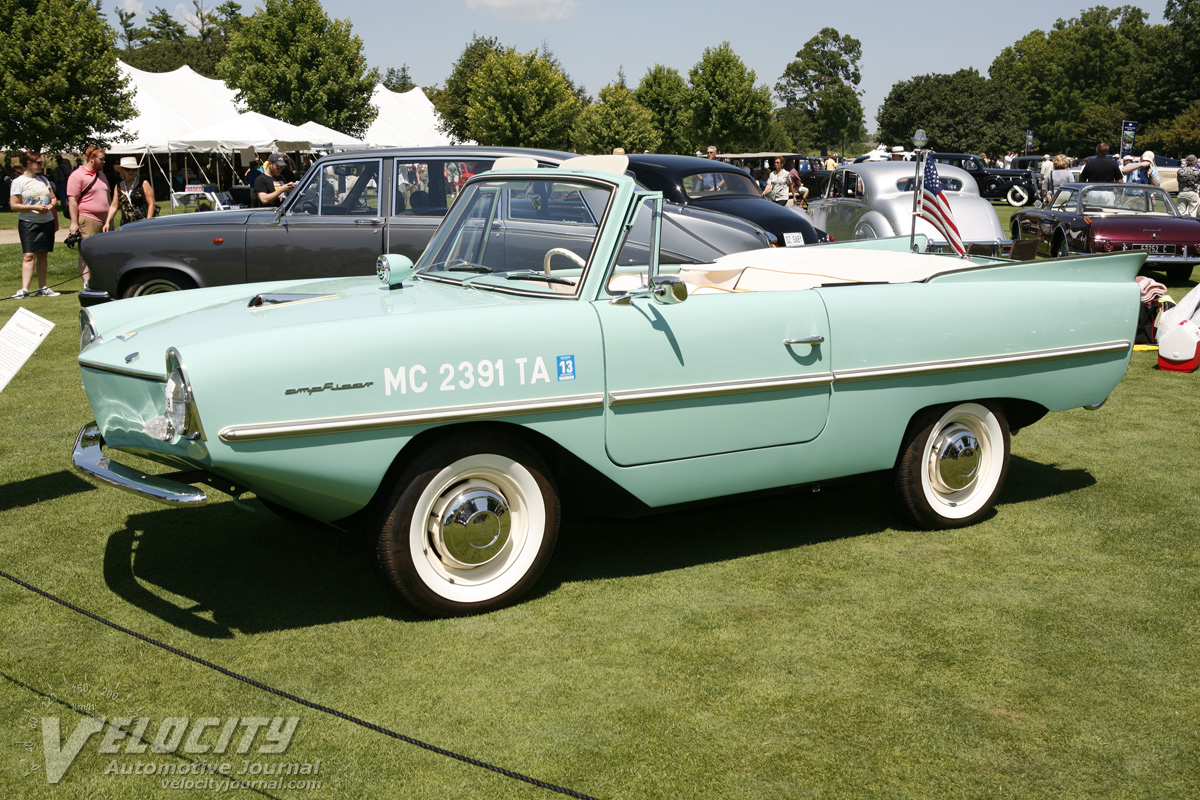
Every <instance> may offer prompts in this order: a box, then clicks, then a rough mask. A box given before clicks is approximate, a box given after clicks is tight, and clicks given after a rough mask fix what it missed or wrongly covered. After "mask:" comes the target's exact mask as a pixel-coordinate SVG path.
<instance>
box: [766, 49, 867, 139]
mask: <svg viewBox="0 0 1200 800" xmlns="http://www.w3.org/2000/svg"><path fill="white" fill-rule="evenodd" d="M861 58H862V43H861V42H859V41H858V39H855V38H853V37H851V36H841V35H840V34H839V33H838V32H837V30H835V29H834V28H823V29H821V32H820V33H818V34H817V35H816V36H814V37H813V38H811V39H809V40H808V41H807V42H805V44H804V47H802V48H801V49H800V51H799V52H797V53H796V60H795V61H793V62H791V63H790V64H788V65H787V67H785V68H784V70H783V75H781V76H780V78H779V82H778V83H776V84H775V94H776V96H778V97H779V99H780V100H781V101H783V103H784V105H785V106H786V107H787V108H791V109H799V110H800V111H802V112H803V113H804V114H805V116H807V117H808V131H809V134H810V136H811V137H812V138H813V139H814V140H815V141H816V142H817V143H818V144H820V145H821V147H822V148H823V149H828V148H829V147H830V146H837V147H839V148H841V149H843V150H844V149H845V147H846V145H847V144H849V143H851V142H854V143H857V142H860V141H862V140H863V139H864V138H865V137H866V129H865V128H864V127H863V110H862V102H861V101H860V100H859V99H858V98H859V92H858V88H857V87H858V83H859V81H860V80H861V79H862V75H861V73H860V71H859V68H858V62H859V59H861Z"/></svg>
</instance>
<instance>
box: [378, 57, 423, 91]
mask: <svg viewBox="0 0 1200 800" xmlns="http://www.w3.org/2000/svg"><path fill="white" fill-rule="evenodd" d="M380 83H382V84H383V85H384V86H385V87H387V88H388V89H391V90H392V91H393V92H411V91H412V90H413V89H415V88H417V85H416V84H415V83H413V80H412V78H410V77H409V76H408V64H401V65H400V69H396V68H395V67H388V70H387V74H386V75H384V76H383V80H382V81H380Z"/></svg>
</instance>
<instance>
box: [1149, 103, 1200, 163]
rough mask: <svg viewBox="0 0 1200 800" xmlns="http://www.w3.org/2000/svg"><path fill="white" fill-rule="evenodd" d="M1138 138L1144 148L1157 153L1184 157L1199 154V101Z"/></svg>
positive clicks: (1152, 127)
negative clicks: (1189, 154)
mask: <svg viewBox="0 0 1200 800" xmlns="http://www.w3.org/2000/svg"><path fill="white" fill-rule="evenodd" d="M1139 138H1140V139H1141V141H1142V142H1143V143H1144V145H1145V146H1146V147H1149V148H1151V149H1153V150H1155V151H1156V152H1159V153H1169V154H1172V155H1175V156H1184V155H1186V154H1188V153H1192V154H1194V153H1197V152H1200V100H1197V101H1195V102H1193V103H1192V104H1191V105H1189V106H1188V107H1187V108H1186V109H1185V110H1184V112H1183V113H1182V114H1180V115H1179V116H1177V117H1174V118H1173V119H1169V120H1165V121H1163V122H1162V123H1160V124H1158V125H1153V126H1151V127H1150V128H1149V129H1148V130H1146V132H1145V133H1143V134H1140V135H1139Z"/></svg>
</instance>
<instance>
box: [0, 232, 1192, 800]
mask: <svg viewBox="0 0 1200 800" xmlns="http://www.w3.org/2000/svg"><path fill="white" fill-rule="evenodd" d="M18 249H19V248H18V246H17V245H4V246H0V264H2V265H3V270H4V272H3V274H4V275H5V276H6V283H5V286H9V285H12V283H13V281H12V278H11V276H12V275H13V274H14V269H15V268H16V266H17V265H18V263H19V259H20V254H19V252H18ZM74 255H75V254H74V252H73V251H69V250H66V249H65V248H61V247H60V248H56V250H55V253H54V255H53V261H52V264H51V269H52V273H53V275H52V277H53V278H55V280H52V283H53V282H57V280H65V279H69V278H71V277H72V276H74V275H75V265H74ZM1190 286H1191V284H1190V283H1188V284H1185V285H1179V286H1174V287H1172V292H1173V294H1174V295H1175V296H1176V299H1178V298H1179V297H1182V295H1183V294H1184V293H1185V292H1186V291H1187V289H1188V288H1190ZM66 288H71V289H77V288H78V285H77V284H74V285H72V284H68V285H67V287H66ZM6 293H7V292H6ZM22 305H25V306H26V307H27V308H29V309H30V310H31V311H34V312H35V313H37V314H39V315H41V316H44V317H46V318H48V319H50V320H52V321H54V322H55V323H57V326H58V327H57V328H55V330H54V331H53V332H52V333H51V334H50V336H49V337H48V338H47V340H46V341H45V343H44V344H43V345H42V347H41V349H40V350H39V351H38V352H37V353H36V354H35V355H34V356H33V358H32V359H31V360H30V361H29V362H28V363H27V364H26V365H25V367H24V368H23V369H22V370H21V371H20V373H19V374H18V375H17V376H16V378H15V379H14V380H13V381H12V383H11V384H10V385H9V386H8V387H7V388H6V389H5V390H4V391H3V392H0V419H2V420H3V436H2V437H0V570H3V571H5V572H9V573H12V574H15V575H17V576H18V577H20V578H23V579H25V580H27V581H30V582H32V583H34V584H37V585H38V586H41V587H43V588H45V589H47V590H49V591H51V592H54V593H56V594H58V595H60V596H62V597H64V598H65V599H68V600H70V601H71V602H73V603H76V604H78V605H80V606H83V607H84V608H86V609H89V610H91V611H93V612H96V613H98V614H102V615H104V616H106V617H108V618H110V619H112V620H114V621H116V622H118V623H120V624H122V625H125V626H128V627H130V628H133V629H135V630H137V631H140V632H142V633H144V634H146V635H149V636H153V637H157V638H159V639H162V640H164V641H166V642H168V643H170V644H172V645H174V646H176V647H178V648H181V649H183V650H186V651H189V652H191V653H194V654H196V655H198V656H201V657H203V658H206V659H209V660H212V661H215V662H217V663H219V664H221V665H224V666H226V667H228V668H230V669H233V670H237V671H239V672H242V673H245V674H247V675H249V676H251V677H253V678H256V679H258V680H260V681H263V682H266V683H268V684H271V685H273V686H276V687H279V688H281V689H284V690H287V691H289V692H293V693H296V694H298V695H301V696H303V697H306V698H308V699H310V700H313V701H316V702H319V703H323V704H326V705H329V706H333V707H335V708H338V709H341V710H343V711H345V712H348V713H350V714H353V715H356V716H358V717H361V718H364V719H366V720H369V721H371V722H374V723H377V724H379V725H384V726H387V727H390V728H392V729H394V730H396V731H399V732H401V733H403V734H406V735H409V736H413V737H417V738H420V739H423V740H425V741H428V742H431V743H433V744H436V745H440V746H442V747H446V748H450V749H453V750H457V751H459V752H462V753H465V754H467V755H470V756H472V757H475V758H478V759H483V760H486V761H490V762H493V763H496V764H499V765H501V766H503V767H506V768H509V769H513V770H518V771H521V772H525V773H527V774H530V775H533V776H535V777H537V778H541V779H544V780H547V781H551V782H554V783H558V784H561V785H566V786H568V787H571V788H573V789H575V790H578V791H582V792H586V793H589V794H593V795H596V796H598V797H602V798H611V799H616V798H664V799H668V798H669V799H670V800H676V799H677V798H746V800H762V798H865V797H870V798H913V799H914V800H916V799H920V800H928V799H929V798H948V799H951V798H952V799H953V800H962V799H963V798H992V797H996V798H1031V799H1037V800H1043V799H1044V798H1055V799H1056V800H1066V799H1068V798H1079V800H1096V799H1097V798H1113V799H1114V800H1129V799H1130V798H1146V800H1165V799H1166V798H1181V799H1182V798H1195V797H1197V796H1200V750H1198V748H1197V742H1198V741H1200V720H1198V719H1197V715H1198V713H1200V690H1198V683H1197V675H1200V645H1198V641H1200V615H1198V614H1197V609H1198V607H1200V563H1198V561H1200V558H1198V556H1197V553H1198V552H1200V547H1198V546H1200V535H1198V533H1197V531H1198V529H1200V526H1198V525H1197V522H1196V520H1197V511H1196V496H1197V486H1200V466H1198V464H1197V456H1198V455H1200V434H1198V433H1197V421H1198V420H1200V392H1198V391H1197V381H1200V374H1195V375H1186V374H1184V375H1180V374H1172V373H1165V372H1160V371H1158V370H1157V369H1155V368H1154V365H1155V354H1154V353H1142V352H1139V353H1134V354H1133V360H1132V364H1131V366H1130V368H1129V372H1128V375H1127V376H1126V378H1125V380H1124V381H1123V382H1122V383H1121V385H1120V386H1118V387H1117V389H1116V391H1115V392H1114V393H1113V395H1112V397H1111V398H1110V400H1109V402H1108V403H1107V404H1106V405H1105V406H1104V407H1103V408H1101V409H1100V410H1098V411H1095V412H1090V411H1084V410H1075V411H1069V412H1065V413H1060V414H1055V415H1051V416H1050V417H1048V418H1046V419H1044V420H1042V421H1041V422H1039V423H1038V424H1036V425H1034V426H1032V427H1031V428H1029V429H1027V430H1025V431H1022V432H1021V433H1020V434H1019V435H1017V436H1016V437H1015V438H1014V440H1013V460H1012V466H1011V469H1010V472H1009V477H1008V482H1007V485H1006V487H1005V489H1004V491H1003V493H1002V495H1001V498H1000V502H999V504H998V507H997V509H996V513H995V514H994V515H993V516H991V517H989V518H987V519H985V520H984V521H983V522H982V523H981V524H979V525H976V526H974V527H972V528H969V529H965V530H959V531H951V532H938V533H931V532H925V531H912V530H905V529H903V528H901V527H898V525H897V523H896V522H895V520H894V519H893V518H892V517H891V516H890V515H889V514H888V513H887V511H886V510H885V508H884V505H883V503H882V502H881V499H880V497H879V493H878V491H877V487H876V484H875V482H874V481H873V480H872V479H870V478H864V479H861V480H856V481H853V482H849V483H845V484H841V485H835V486H826V487H824V488H823V490H822V491H820V492H819V493H813V492H798V493H794V494H790V495H785V496H783V497H777V498H772V500H771V501H770V510H771V513H763V512H764V511H765V510H766V509H764V508H763V501H761V500H757V501H743V502H736V503H730V504H726V505H721V506H716V507H706V508H703V509H694V510H688V511H682V512H677V513H672V514H668V515H663V516H658V517H653V518H650V519H643V520H636V521H615V520H602V519H589V518H584V517H582V516H580V515H579V514H577V513H573V512H572V510H571V509H567V510H566V513H565V518H564V523H563V533H562V538H561V543H560V545H559V549H558V552H557V553H556V555H555V559H554V562H553V563H552V564H551V567H550V569H549V571H548V573H547V574H546V576H545V577H544V578H543V580H542V582H541V584H540V588H539V589H538V590H537V591H536V592H535V593H534V595H533V596H531V597H529V598H528V599H527V600H525V601H524V602H522V603H521V604H520V605H518V606H516V607H513V608H509V609H505V610H502V611H499V612H496V613H492V614H489V615H486V616H481V617H475V618H470V619H457V620H440V621H427V620H421V619H417V618H415V617H413V616H412V615H410V614H409V613H408V612H406V611H405V610H404V609H403V607H402V606H400V605H399V603H398V602H397V601H395V600H394V599H393V598H392V597H391V596H390V595H389V594H388V592H387V591H385V589H384V588H383V586H382V585H381V583H380V582H379V581H378V580H377V579H376V577H375V575H374V573H373V571H372V566H371V563H370V561H369V559H368V557H367V555H366V553H365V552H364V550H363V549H362V548H361V547H360V546H359V545H358V544H356V543H355V542H354V541H352V540H350V539H349V538H346V537H342V536H339V535H335V534H332V533H329V532H326V531H324V530H320V529H316V528H308V527H295V526H293V525H290V524H288V523H285V522H284V521H282V520H280V519H279V518H277V517H275V516H273V515H272V514H270V513H269V512H267V511H265V510H264V509H263V508H262V507H261V506H259V504H258V503H257V501H253V500H252V501H250V503H249V506H250V507H251V508H253V509H254V510H253V512H251V513H247V512H246V511H243V510H240V509H238V508H235V506H234V504H233V503H232V502H229V501H218V502H215V503H213V504H211V505H209V506H206V507H204V508H200V509H193V510H180V509H169V508H166V507H164V506H157V505H154V504H152V503H150V502H147V501H144V500H142V499H140V498H137V497H135V496H133V495H128V494H123V493H121V492H117V491H113V490H100V489H95V488H91V487H90V485H89V484H87V483H85V482H84V481H83V480H81V479H80V478H78V477H76V476H75V475H74V474H72V471H71V469H70V467H69V456H70V453H69V450H70V445H71V443H72V441H73V437H74V435H75V433H76V432H77V431H78V430H79V428H80V426H81V425H83V424H84V423H85V422H87V421H88V420H89V419H90V416H89V415H88V407H87V403H86V401H85V399H84V396H83V392H82V390H81V389H80V385H79V375H78V371H77V368H76V365H75V360H74V359H75V355H76V352H77V348H78V344H77V342H78V338H77V327H76V317H77V314H78V304H77V302H76V299H75V296H74V294H64V295H63V296H62V297H59V298H45V299H32V300H28V301H23V302H22ZM17 307H18V304H17V303H16V302H14V301H11V300H4V301H0V324H3V322H5V321H7V319H8V318H9V317H10V316H11V315H12V313H13V312H14V311H15V310H16V308H17ZM781 508H786V513H783V514H781V513H778V511H779V509H781ZM0 642H2V643H0V731H2V732H3V735H2V736H0V797H3V798H54V797H63V798H83V797H87V798H126V797H139V798H152V797H164V798H178V797H191V796H211V795H212V792H211V791H207V792H205V791H194V792H189V791H180V790H170V789H164V788H163V787H162V784H161V780H162V779H161V778H158V777H152V776H146V775H114V774H106V771H111V770H112V769H114V768H116V769H119V768H120V767H125V768H133V766H134V765H135V764H137V763H138V761H139V759H140V760H141V761H142V762H152V763H160V764H161V763H175V762H177V761H178V759H176V758H173V757H171V756H165V755H154V754H153V753H147V754H145V755H142V756H137V755H133V754H129V753H126V752H123V751H122V752H119V753H116V754H109V753H101V752H100V750H101V738H102V737H101V736H99V735H97V736H96V737H94V738H93V739H92V741H91V742H89V743H88V744H87V745H86V746H84V747H83V749H82V751H81V753H80V756H79V758H78V760H77V761H76V762H75V763H74V765H73V766H72V767H71V769H70V771H69V772H68V773H67V774H66V776H65V777H64V778H63V779H62V782H61V783H59V784H58V785H56V786H49V785H47V783H46V781H45V778H44V777H42V775H41V773H40V772H35V773H33V774H30V775H28V776H27V775H26V772H28V771H29V770H30V768H31V766H32V765H36V764H39V762H41V760H42V752H43V750H42V747H43V746H42V742H41V729H40V727H39V725H38V722H37V720H38V719H39V718H41V717H59V718H61V721H62V728H63V733H62V736H63V738H64V739H65V738H66V736H67V735H68V734H69V733H70V732H71V731H72V730H73V729H74V728H75V726H76V724H78V722H79V720H81V719H82V716H81V713H79V712H76V711H73V710H71V709H70V708H69V707H68V706H78V707H82V708H83V709H84V711H85V712H86V713H92V714H96V715H99V716H104V717H113V716H121V715H125V716H134V717H138V716H144V717H148V718H149V719H150V723H149V729H148V736H149V735H152V734H153V733H154V732H155V731H156V730H158V729H159V727H160V724H161V723H162V721H163V720H165V719H167V718H170V717H186V718H188V719H191V720H195V719H197V718H200V717H214V718H218V719H220V720H221V721H222V722H224V721H225V720H227V719H228V718H230V717H232V716H238V717H273V716H285V717H286V716H293V715H294V716H298V717H299V718H300V722H299V724H298V727H297V729H296V733H295V738H294V740H293V742H292V744H291V747H290V748H289V749H288V751H287V752H286V754H285V755H281V756H261V755H255V754H254V753H253V752H251V753H249V754H247V755H244V756H243V755H233V754H226V755H224V756H219V757H218V756H212V757H211V758H212V759H213V760H215V761H220V760H222V759H223V760H226V761H230V762H232V763H233V766H234V769H235V771H236V770H237V769H240V768H241V764H242V760H243V759H246V760H249V761H252V762H253V761H259V762H266V763H270V764H276V763H279V762H297V763H303V762H309V763H311V762H315V761H316V760H317V759H320V761H321V770H320V773H319V776H318V778H319V779H320V780H321V781H322V787H321V789H319V790H298V789H266V790H263V791H262V792H261V793H260V794H265V796H268V797H280V798H301V797H311V798H316V797H322V798H324V797H338V798H341V797H345V798H367V797H384V796H391V797H403V798H438V799H439V800H441V799H442V798H535V797H549V796H551V795H550V794H549V793H547V792H546V791H544V790H541V789H537V788H534V787H532V786H528V785H526V784H522V783H518V782H515V781H513V780H510V779H507V778H505V777H502V776H500V775H496V774H494V773H491V772H486V771H484V770H481V769H478V768H475V767H472V766H468V765H465V764H462V763H459V762H457V761H453V760H450V759H448V758H445V757H442V756H438V755H435V754H433V753H430V752H427V751H424V750H421V749H418V748H416V747H413V746H410V745H407V744H404V743H401V742H398V741H395V740H393V739H389V738H386V737H384V736H381V735H378V734H375V733H371V732H369V731H367V730H364V729H362V728H359V727H356V726H353V725H351V724H349V723H347V722H345V721H342V720H339V719H336V718H333V717H329V716H326V715H323V714H320V713H318V712H315V711H311V710H308V709H305V708H302V707H300V706H297V705H294V704H292V703H289V702H287V701H285V700H282V699H280V698H276V697H274V696H271V695H268V694H265V693H263V692H261V691H258V690H256V689H253V688H251V687H249V686H246V685H244V684H241V683H238V682H235V681H233V680H231V679H230V678H228V677H225V676H223V675H220V674H218V673H216V672H213V671H210V670H208V669H205V668H203V667H200V666H198V665H196V664H193V663H190V662H188V661H185V660H182V659H180V658H178V657H176V656H173V655H170V654H168V653H165V652H163V651H161V650H159V649H157V648H154V647H152V646H149V645H147V644H145V643H142V642H139V641H137V640H135V639H132V638H130V637H128V636H126V635H123V634H121V633H118V632H116V631H113V630H111V629H109V628H106V627H103V626H101V625H99V624H97V623H95V622H93V621H91V620H89V619H86V618H84V617H82V616H79V615H77V614H75V613H73V612H71V611H69V610H67V609H64V608H62V607H60V606H57V605H55V604H52V603H50V602H48V601H47V600H45V599H43V598H41V597H38V596H36V595H34V594H32V593H30V592H28V591H26V590H24V589H21V588H19V587H17V586H15V585H13V584H11V583H9V582H8V581H4V580H0ZM31 720H32V722H31ZM207 738H208V740H209V741H211V740H212V739H213V738H214V737H213V736H209V737H207ZM26 742H28V743H29V747H28V749H26V745H25V744H24V743H26ZM121 746H123V744H122V745H121ZM231 749H232V748H231ZM193 758H205V757H204V756H194V757H193Z"/></svg>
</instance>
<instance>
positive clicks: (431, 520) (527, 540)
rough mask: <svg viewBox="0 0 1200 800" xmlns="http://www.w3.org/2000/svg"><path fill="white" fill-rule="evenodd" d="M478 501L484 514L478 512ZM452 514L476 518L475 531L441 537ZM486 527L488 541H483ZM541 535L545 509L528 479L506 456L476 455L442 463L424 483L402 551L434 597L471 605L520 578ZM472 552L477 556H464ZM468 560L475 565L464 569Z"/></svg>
mask: <svg viewBox="0 0 1200 800" xmlns="http://www.w3.org/2000/svg"><path fill="white" fill-rule="evenodd" d="M480 502H482V503H483V505H484V506H486V507H487V509H488V510H482V511H481V509H480V507H479V505H478V504H479V503H480ZM456 512H461V513H459V516H458V519H459V520H460V521H461V518H462V514H463V513H465V514H466V516H467V518H468V519H471V518H474V519H476V521H477V522H480V523H481V524H480V528H481V530H477V531H474V532H471V531H466V530H464V532H463V533H464V535H463V536H462V537H460V536H458V535H457V534H456V533H455V532H454V531H453V529H452V530H451V531H449V532H448V531H447V529H446V525H447V520H451V522H450V523H449V524H450V525H451V526H452V525H454V524H455V523H454V522H453V520H454V519H455V513H456ZM479 514H482V515H483V516H482V517H480V516H479ZM501 518H506V522H507V525H506V526H505V525H502V524H501V523H500V520H501ZM493 522H495V526H494V528H495V537H494V539H495V540H494V541H492V540H489V541H488V542H483V541H482V539H483V538H486V535H487V532H488V531H489V530H490V529H491V528H492V523H493ZM501 529H503V532H501ZM545 536H546V507H545V502H544V500H543V497H542V492H541V488H540V487H539V486H538V482H537V480H536V479H535V478H534V476H533V474H532V473H530V472H529V470H527V469H526V468H525V467H524V466H522V465H521V464H520V463H519V462H517V461H514V460H512V459H511V458H507V457H505V456H501V455H497V454H494V453H479V454H476V455H471V456H467V457H465V458H461V459H459V460H458V461H455V462H454V463H452V464H449V465H447V466H446V467H444V468H443V469H441V470H440V471H439V472H438V473H437V474H436V475H434V477H433V479H432V480H430V481H429V483H428V484H426V486H425V489H424V490H423V491H422V492H421V494H420V496H419V497H418V498H417V501H416V505H415V506H414V508H413V516H412V521H411V522H410V524H409V535H408V546H409V553H410V555H411V556H412V562H413V565H414V566H415V568H416V572H417V575H418V576H419V577H420V579H421V582H422V583H424V584H425V586H427V587H428V588H429V589H430V590H431V591H432V592H433V593H434V594H437V595H438V596H440V597H442V598H445V599H446V600H450V601H453V602H457V603H479V602H483V601H486V600H491V599H493V598H495V597H498V596H499V595H501V594H503V593H504V592H506V591H508V590H509V589H511V588H512V587H513V586H515V585H516V584H517V582H518V581H520V580H521V579H522V578H523V577H525V575H526V574H528V572H529V570H530V568H531V567H532V566H533V562H534V560H535V559H536V558H537V555H538V552H539V551H540V550H541V544H542V541H543V539H544V538H545ZM472 537H474V539H473V541H474V544H472V541H470V540H472ZM480 544H485V545H487V546H485V547H482V548H478V545H480ZM476 548H478V549H479V551H480V552H478V553H472V550H473V549H476ZM473 556H474V557H477V558H476V560H477V561H478V563H476V564H474V565H471V564H470V563H469V562H470V561H471V560H472V557H473Z"/></svg>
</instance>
